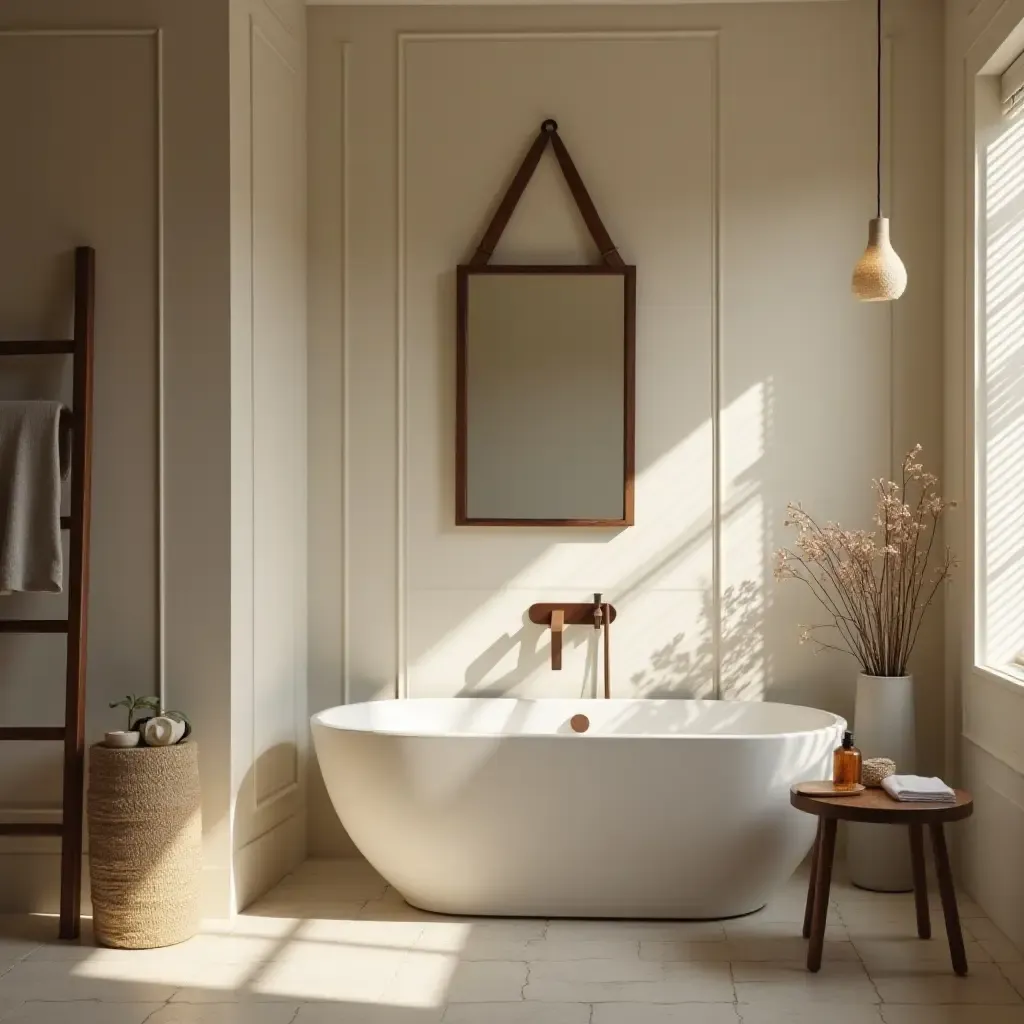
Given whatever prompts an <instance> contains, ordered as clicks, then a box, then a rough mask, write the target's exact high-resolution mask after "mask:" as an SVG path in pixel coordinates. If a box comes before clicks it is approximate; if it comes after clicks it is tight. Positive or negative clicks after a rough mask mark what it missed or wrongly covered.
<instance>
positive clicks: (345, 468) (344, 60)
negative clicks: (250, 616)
mask: <svg viewBox="0 0 1024 1024" xmlns="http://www.w3.org/2000/svg"><path fill="white" fill-rule="evenodd" d="M351 45H352V44H351V43H342V44H341V51H340V53H339V57H340V60H341V97H340V99H341V160H340V163H341V226H340V227H341V230H340V232H339V235H338V237H339V238H340V239H341V282H340V285H341V623H340V624H339V628H340V631H341V633H340V636H341V695H340V696H341V703H342V704H348V703H349V698H350V696H351V694H350V686H349V677H350V675H351V661H350V657H349V622H348V620H349V610H350V609H351V607H352V601H351V579H352V573H351V571H350V561H351V559H350V557H349V555H350V551H351V532H352V530H351V527H352V523H351V513H350V508H349V504H350V502H349V499H350V496H351V481H350V472H349V468H350V465H351V461H352V460H351V444H350V443H349V439H350V435H351V430H350V413H351V411H352V410H351V402H350V398H349V381H350V380H351V376H352V374H351V368H350V362H351V351H350V350H351V330H350V324H349V314H350V306H351V303H350V301H349V266H350V264H349V258H350V240H349V220H350V217H349V196H350V192H351V183H350V181H349V178H350V176H351V171H350V168H349V149H350V136H349V121H350V115H349V103H348V98H349V91H350V90H349V53H350V50H351Z"/></svg>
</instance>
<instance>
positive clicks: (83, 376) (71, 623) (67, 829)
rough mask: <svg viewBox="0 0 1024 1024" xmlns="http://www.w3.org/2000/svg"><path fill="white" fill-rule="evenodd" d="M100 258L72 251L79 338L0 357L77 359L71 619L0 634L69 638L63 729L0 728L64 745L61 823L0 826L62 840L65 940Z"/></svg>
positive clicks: (84, 621) (77, 865)
mask: <svg viewBox="0 0 1024 1024" xmlns="http://www.w3.org/2000/svg"><path fill="white" fill-rule="evenodd" d="M95 284H96V253H95V251H94V250H93V249H91V248H89V247H88V246H80V247H79V248H77V249H75V313H74V337H73V338H72V339H71V340H70V341H0V355H5V356H42V355H69V356H71V357H72V358H73V360H74V370H73V376H72V405H73V409H72V410H71V514H70V515H69V516H61V528H62V529H65V530H67V531H68V533H69V543H68V547H69V562H70V565H69V572H68V573H67V575H66V576H65V581H66V584H67V591H68V616H67V618H66V619H0V633H66V634H67V638H68V639H67V671H66V675H65V696H64V724H63V725H52V726H51V725H44V726H25V725H23V726H3V725H0V740H52V741H55V742H57V741H63V743H64V785H63V812H62V814H61V820H60V822H59V823H47V824H32V823H30V822H29V823H26V822H8V823H3V822H0V835H6V836H60V838H61V856H60V937H61V938H62V939H75V938H78V934H79V930H80V926H81V916H82V825H83V812H84V805H85V667H86V632H87V627H88V593H89V520H90V510H89V504H90V491H91V480H92V471H91V462H92V357H93V311H94V306H95Z"/></svg>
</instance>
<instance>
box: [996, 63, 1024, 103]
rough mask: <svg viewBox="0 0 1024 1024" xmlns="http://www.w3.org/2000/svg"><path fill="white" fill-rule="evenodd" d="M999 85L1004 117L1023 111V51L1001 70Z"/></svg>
mask: <svg viewBox="0 0 1024 1024" xmlns="http://www.w3.org/2000/svg"><path fill="white" fill-rule="evenodd" d="M999 87H1000V88H999V91H1000V94H1001V99H1002V101H1003V115H1004V116H1005V117H1016V116H1017V115H1018V114H1020V113H1021V112H1022V111H1024V53H1022V54H1021V55H1020V56H1019V57H1018V58H1017V59H1016V60H1015V61H1014V62H1013V63H1012V64H1011V65H1010V66H1009V67H1008V68H1007V69H1006V71H1005V72H1003V76H1002V78H1001V79H1000V80H999Z"/></svg>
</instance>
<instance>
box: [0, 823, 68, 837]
mask: <svg viewBox="0 0 1024 1024" xmlns="http://www.w3.org/2000/svg"><path fill="white" fill-rule="evenodd" d="M63 834H64V826H63V825H62V824H61V823H60V822H59V821H37V822H33V821H0V836H59V835H63Z"/></svg>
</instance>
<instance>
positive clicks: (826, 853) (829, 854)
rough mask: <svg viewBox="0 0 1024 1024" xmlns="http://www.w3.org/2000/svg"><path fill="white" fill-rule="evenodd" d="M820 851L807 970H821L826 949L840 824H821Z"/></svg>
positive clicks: (835, 822) (832, 819)
mask: <svg viewBox="0 0 1024 1024" xmlns="http://www.w3.org/2000/svg"><path fill="white" fill-rule="evenodd" d="M821 825H822V828H821V843H820V844H819V849H818V870H817V871H816V872H815V876H816V877H815V880H814V919H813V921H812V922H811V944H810V946H808V948H807V970H809V971H815V972H817V971H820V970H821V954H822V951H823V950H824V948H825V924H826V922H827V919H828V897H829V891H830V890H831V888H832V858H833V857H834V856H835V852H836V829H837V828H838V826H839V822H838V821H836V820H835V818H826V819H825V820H824V821H822V823H821Z"/></svg>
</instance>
